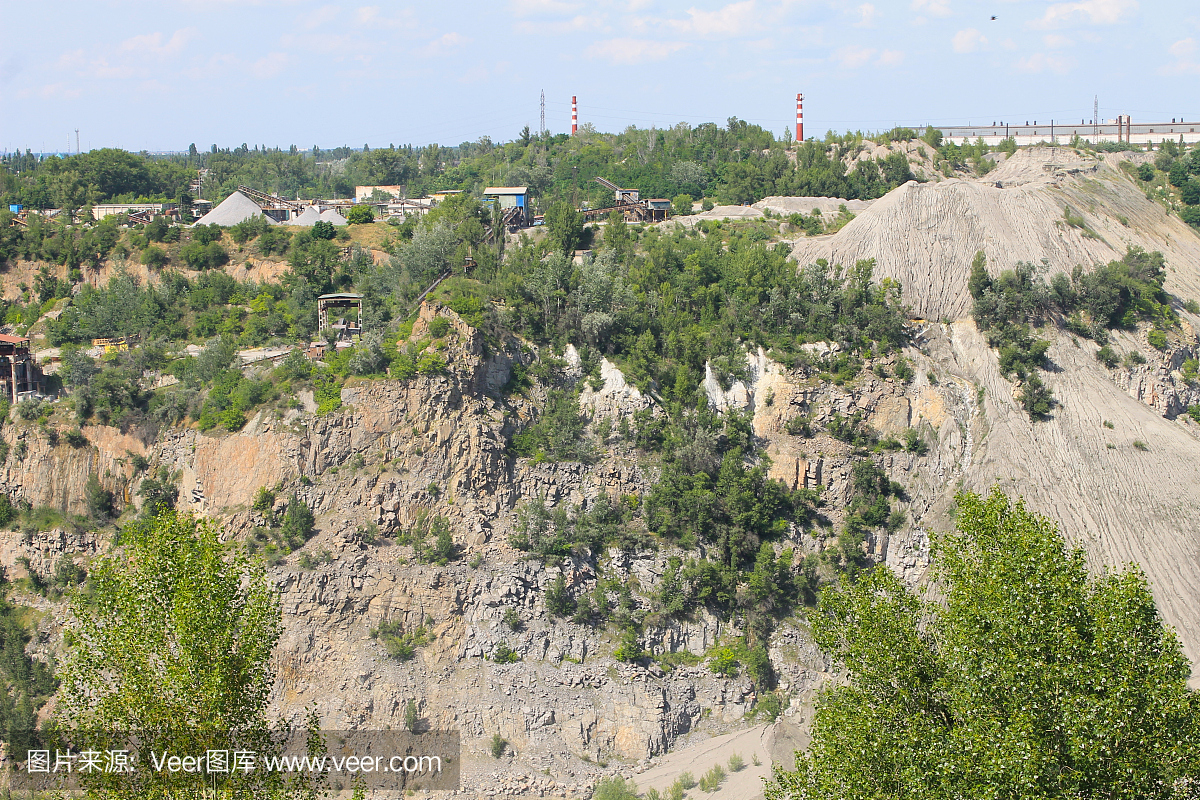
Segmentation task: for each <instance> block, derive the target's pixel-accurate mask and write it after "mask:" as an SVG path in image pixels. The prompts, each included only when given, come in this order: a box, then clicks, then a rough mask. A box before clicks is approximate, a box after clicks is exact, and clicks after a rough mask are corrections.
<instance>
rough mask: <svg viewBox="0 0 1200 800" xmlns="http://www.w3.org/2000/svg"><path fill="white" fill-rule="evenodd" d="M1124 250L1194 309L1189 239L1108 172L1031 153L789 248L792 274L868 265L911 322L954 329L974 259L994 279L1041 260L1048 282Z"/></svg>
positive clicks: (913, 189) (893, 199)
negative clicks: (1150, 260) (1136, 252)
mask: <svg viewBox="0 0 1200 800" xmlns="http://www.w3.org/2000/svg"><path fill="white" fill-rule="evenodd" d="M1068 209H1069V210H1070V215H1071V217H1072V218H1073V220H1072V222H1073V224H1069V223H1068V220H1067V218H1066V217H1067V211H1068ZM1074 218H1079V219H1081V220H1082V222H1079V221H1078V220H1075V219H1074ZM1129 245H1138V246H1141V247H1144V248H1145V249H1147V250H1160V251H1162V253H1163V255H1165V256H1166V258H1167V263H1168V265H1169V266H1170V268H1171V269H1170V271H1169V274H1168V279H1167V290H1168V291H1170V292H1172V293H1173V294H1177V295H1179V296H1181V297H1183V298H1185V299H1190V298H1200V236H1198V235H1197V234H1196V232H1195V231H1193V230H1192V229H1191V228H1189V227H1188V226H1187V225H1185V224H1184V223H1183V222H1182V221H1181V220H1180V219H1179V218H1178V217H1174V216H1170V215H1168V214H1167V212H1166V211H1165V210H1164V209H1163V208H1162V207H1161V206H1159V205H1157V204H1156V203H1154V202H1152V201H1150V200H1148V199H1146V196H1145V194H1144V193H1143V192H1142V190H1141V189H1140V188H1139V187H1138V186H1136V185H1135V184H1134V182H1133V181H1132V180H1130V179H1129V178H1128V177H1127V176H1126V175H1125V174H1124V173H1123V172H1122V171H1121V170H1120V169H1119V167H1117V166H1116V165H1115V164H1114V163H1113V161H1112V160H1110V159H1102V158H1098V157H1093V156H1090V155H1081V154H1078V153H1076V152H1075V151H1073V150H1070V149H1068V148H1032V149H1027V150H1022V151H1020V152H1018V153H1017V154H1016V155H1015V156H1013V157H1012V158H1010V159H1008V160H1006V161H1005V162H1004V163H1003V164H1001V165H1000V166H999V167H997V168H996V169H995V170H993V171H992V172H991V173H989V174H988V175H987V176H985V177H983V178H978V179H972V180H947V181H943V182H941V183H925V184H921V183H916V182H915V181H910V182H909V183H906V184H904V185H903V186H901V187H899V188H897V189H895V190H893V191H891V192H889V193H888V194H887V195H885V196H884V197H882V198H880V199H879V200H876V201H875V202H874V203H872V204H871V205H870V207H868V208H866V209H864V210H862V211H861V212H859V213H858V216H857V217H856V218H855V219H854V220H853V221H851V222H850V223H849V224H848V225H846V226H845V227H844V228H842V229H841V230H840V231H838V232H837V233H835V234H832V235H830V236H819V237H812V238H805V237H800V238H798V239H796V241H795V243H794V246H795V250H794V254H793V257H794V258H796V259H797V260H798V261H799V262H800V263H802V264H804V263H810V262H812V261H815V260H816V259H818V258H826V259H829V260H830V261H831V262H834V263H841V264H851V263H854V262H855V261H857V260H859V259H864V258H874V259H875V260H876V263H877V267H876V276H877V277H892V278H896V279H897V280H899V281H900V282H901V283H902V285H903V287H904V299H905V302H907V303H908V304H909V305H910V306H911V307H912V309H913V311H914V313H915V314H917V315H918V316H920V317H923V318H926V319H932V320H942V319H949V320H955V319H961V318H963V317H965V316H967V314H968V313H969V311H970V307H971V298H970V295H969V293H968V292H967V276H968V274H969V272H970V265H971V260H972V259H973V258H974V256H975V253H977V252H978V251H980V250H982V251H983V252H984V253H985V254H986V255H987V257H988V263H989V265H990V266H991V269H992V270H993V272H994V271H996V270H999V269H1006V268H1010V267H1012V266H1013V265H1014V264H1016V263H1017V262H1018V261H1031V262H1034V263H1038V262H1041V261H1042V260H1043V259H1046V260H1047V262H1048V268H1049V272H1051V273H1054V272H1062V271H1065V272H1069V271H1070V270H1071V269H1072V267H1074V266H1075V265H1076V264H1079V265H1083V266H1084V267H1085V268H1089V267H1091V266H1094V265H1095V264H1098V263H1105V262H1108V261H1111V260H1112V259H1114V258H1117V257H1119V256H1120V255H1122V254H1123V253H1124V252H1125V249H1126V247H1127V246H1129Z"/></svg>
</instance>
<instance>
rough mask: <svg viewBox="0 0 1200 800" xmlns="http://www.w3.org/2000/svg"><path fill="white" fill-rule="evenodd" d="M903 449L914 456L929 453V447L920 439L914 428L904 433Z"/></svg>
mask: <svg viewBox="0 0 1200 800" xmlns="http://www.w3.org/2000/svg"><path fill="white" fill-rule="evenodd" d="M904 449H905V450H907V451H908V452H910V453H912V454H914V455H918V456H923V455H925V454H926V453H928V452H929V445H928V444H926V442H925V440H924V439H922V438H921V434H920V433H918V432H917V429H916V428H909V429H908V430H906V431H905V432H904Z"/></svg>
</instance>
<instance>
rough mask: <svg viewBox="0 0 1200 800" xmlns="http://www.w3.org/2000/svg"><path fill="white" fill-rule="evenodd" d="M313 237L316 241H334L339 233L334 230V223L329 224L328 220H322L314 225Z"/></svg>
mask: <svg viewBox="0 0 1200 800" xmlns="http://www.w3.org/2000/svg"><path fill="white" fill-rule="evenodd" d="M312 235H313V238H314V239H326V240H328V239H332V238H333V237H334V236H337V231H336V230H335V229H334V227H333V223H332V222H327V221H326V220H323V219H322V220H317V222H316V223H314V224H313V228H312Z"/></svg>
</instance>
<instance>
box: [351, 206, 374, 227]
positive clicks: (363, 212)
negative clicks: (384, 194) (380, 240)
mask: <svg viewBox="0 0 1200 800" xmlns="http://www.w3.org/2000/svg"><path fill="white" fill-rule="evenodd" d="M374 221H375V209H373V208H371V207H370V206H366V205H356V206H354V207H353V208H351V209H350V211H349V212H348V213H347V214H346V222H349V223H350V224H351V225H366V224H367V223H370V222H374Z"/></svg>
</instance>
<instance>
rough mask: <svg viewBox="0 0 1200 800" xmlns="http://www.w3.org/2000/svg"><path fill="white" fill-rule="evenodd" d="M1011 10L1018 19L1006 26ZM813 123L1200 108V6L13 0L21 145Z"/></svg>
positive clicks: (5, 98) (0, 37) (1147, 113)
mask: <svg viewBox="0 0 1200 800" xmlns="http://www.w3.org/2000/svg"><path fill="white" fill-rule="evenodd" d="M992 15H995V16H996V20H994V21H993V20H991V19H990V17H991V16H992ZM542 89H544V90H545V92H546V126H547V127H548V128H549V129H550V130H551V131H556V132H558V131H565V130H567V129H568V127H569V124H570V106H569V103H570V98H571V95H572V94H575V95H578V96H579V110H580V121H581V122H592V123H593V124H594V125H596V127H597V128H599V129H600V130H609V131H616V130H621V129H623V128H624V127H625V126H627V125H629V124H637V125H639V126H648V125H650V124H655V125H659V126H667V125H672V124H674V123H676V122H680V121H686V122H690V123H693V124H694V123H698V122H703V121H716V122H720V123H723V122H724V121H725V120H726V119H727V118H728V117H730V116H737V117H740V118H742V119H746V120H750V121H751V122H757V123H759V124H762V125H764V126H766V127H769V128H770V129H771V130H773V131H775V132H777V133H779V132H782V131H783V130H784V128H786V127H788V126H790V125H791V124H792V120H793V116H794V108H795V95H796V92H803V93H804V95H805V123H806V134H808V135H814V134H815V135H820V134H823V133H824V131H825V130H826V129H828V128H834V129H837V130H844V129H857V128H861V129H866V130H882V129H886V128H890V127H892V126H893V125H895V124H898V123H901V124H921V123H923V122H926V121H931V122H935V123H943V124H949V123H952V122H963V123H967V122H975V123H978V122H980V121H983V120H986V121H987V122H991V121H993V120H1001V119H1004V120H1010V121H1013V122H1016V121H1020V122H1024V121H1025V120H1034V119H1037V120H1039V121H1041V120H1049V119H1051V118H1055V119H1061V120H1063V121H1066V120H1072V119H1074V120H1078V119H1083V118H1090V117H1091V108H1092V96H1093V95H1094V94H1098V95H1099V96H1100V113H1101V116H1102V117H1105V118H1107V117H1112V116H1115V115H1116V114H1119V113H1129V114H1131V115H1132V116H1133V119H1134V121H1135V122H1137V121H1151V119H1152V118H1153V121H1162V120H1164V119H1169V118H1171V117H1183V118H1186V119H1192V118H1197V119H1200V91H1198V89H1200V8H1198V7H1197V6H1196V5H1195V4H1194V3H1192V2H1184V1H1183V0H1153V1H1151V0H1140V2H1139V0H1080V1H1079V2H1048V1H1047V0H896V1H894V2H893V1H892V0H874V1H873V2H857V1H852V2H846V3H838V2H827V1H822V0H740V2H733V3H723V2H700V1H698V0H689V1H685V2H654V1H652V0H619V1H614V2H607V1H605V0H599V1H589V2H584V1H583V0H494V2H487V3H475V2H465V3H458V4H448V3H430V2H425V3H380V4H379V5H358V4H355V3H337V4H331V3H326V2H308V1H307V0H271V1H270V2H258V1H257V0H178V1H177V2H170V3H145V2H139V3H131V2H115V1H112V0H93V2H87V3H82V2H67V3H59V4H54V5H51V6H43V5H41V4H38V3H30V2H27V0H22V1H21V2H10V1H6V2H3V3H0V150H6V151H11V150H12V149H14V148H18V147H19V148H21V149H24V148H26V147H30V148H32V149H34V150H40V149H42V148H43V147H44V148H45V149H47V150H62V149H65V148H66V145H67V141H68V135H69V136H70V141H71V145H72V149H73V147H74V129H75V128H77V127H78V128H79V129H80V141H81V144H82V146H83V148H84V149H85V150H86V149H89V148H94V147H104V146H120V147H125V148H128V149H131V150H139V149H149V150H180V149H186V147H187V146H188V144H189V143H191V142H195V143H196V144H197V146H199V147H201V148H202V149H203V148H207V147H208V146H209V145H211V144H214V143H215V144H217V145H219V146H221V147H232V146H237V145H239V144H241V143H242V142H248V143H250V145H251V146H253V145H254V144H267V145H269V146H284V147H286V146H288V145H291V144H296V145H298V146H299V147H301V148H305V149H307V148H311V147H312V145H314V144H318V145H320V146H322V147H334V146H338V145H342V144H348V145H350V146H352V147H361V146H362V145H363V144H364V143H369V144H370V145H371V146H373V147H374V146H387V145H388V144H389V143H396V144H401V143H414V144H424V143H428V142H438V143H440V144H443V145H454V144H458V143H460V142H462V141H467V140H474V139H478V138H479V137H480V136H483V135H489V136H491V137H492V138H493V139H495V140H507V139H511V138H513V137H514V136H515V135H517V133H518V132H519V131H520V129H521V127H522V126H524V125H530V126H531V127H532V128H534V129H536V128H537V125H538V98H539V92H540V91H541V90H542Z"/></svg>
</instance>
